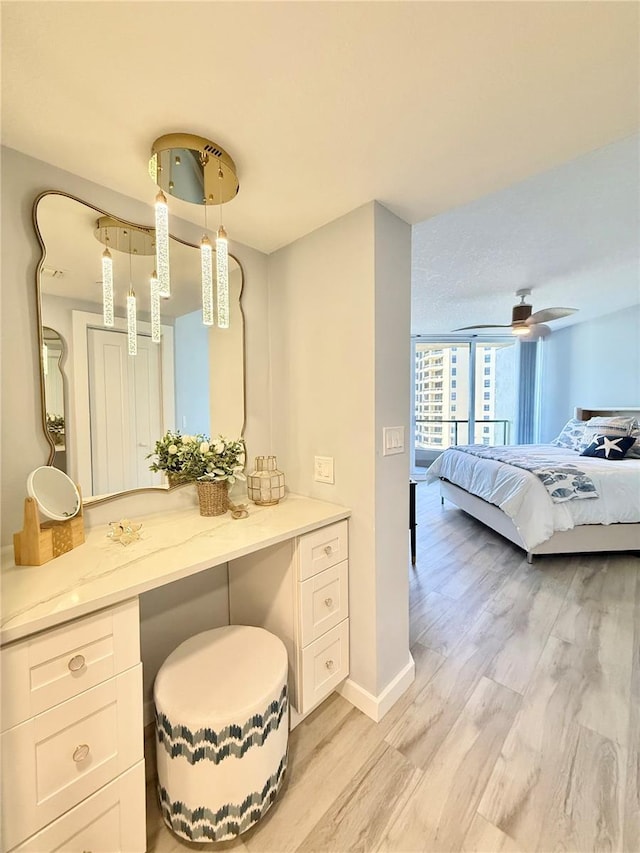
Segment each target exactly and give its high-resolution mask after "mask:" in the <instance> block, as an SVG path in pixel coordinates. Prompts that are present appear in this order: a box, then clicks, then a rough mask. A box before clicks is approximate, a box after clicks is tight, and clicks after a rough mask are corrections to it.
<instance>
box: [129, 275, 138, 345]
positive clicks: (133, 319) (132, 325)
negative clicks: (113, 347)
mask: <svg viewBox="0 0 640 853" xmlns="http://www.w3.org/2000/svg"><path fill="white" fill-rule="evenodd" d="M127 343H128V352H129V355H137V354H138V318H137V316H136V295H135V293H134V292H133V290H130V291H129V293H128V295H127Z"/></svg>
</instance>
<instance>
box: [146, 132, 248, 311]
mask: <svg viewBox="0 0 640 853" xmlns="http://www.w3.org/2000/svg"><path fill="white" fill-rule="evenodd" d="M149 174H150V175H151V177H152V179H153V180H154V182H155V183H156V184H157V186H158V187H159V188H160V192H159V193H158V196H157V200H156V217H158V215H159V214H158V211H159V210H160V220H159V219H158V218H156V243H157V252H158V253H157V266H156V269H157V271H158V279H159V282H160V293H161V294H162V295H163V296H164V295H169V290H168V285H167V286H166V287H167V290H166V292H165V286H164V285H163V278H162V273H161V265H160V252H161V248H160V247H161V245H162V244H163V242H164V240H165V237H164V231H163V232H162V233H161V230H160V229H161V228H162V229H165V230H166V235H167V236H166V245H167V248H166V265H167V276H168V264H169V248H168V239H169V237H168V234H169V228H168V209H167V207H166V201H167V199H166V196H165V193H167V194H168V195H170V196H174V197H175V198H179V199H182V200H183V201H187V202H190V203H191V204H203V205H205V230H206V207H207V205H210V204H211V205H214V204H218V205H220V209H221V215H220V227H219V228H218V230H217V232H216V239H215V248H216V262H215V266H216V290H217V292H216V297H217V300H216V301H217V312H216V311H215V310H214V293H213V246H212V244H211V240H210V239H209V237H208V236H207V235H206V234H205V235H204V236H203V238H202V241H201V243H200V255H201V275H202V321H203V323H204V324H205V325H207V326H212V325H214V323H215V322H217V325H218V326H219V327H220V328H228V327H229V249H228V239H227V232H226V231H225V229H224V226H223V225H222V205H223V204H225V203H226V202H228V201H231V199H233V198H235V196H236V195H237V193H238V189H239V183H238V178H237V176H236V167H235V163H234V162H233V160H232V159H231V157H230V156H229V154H227V152H226V151H225V150H224V149H223V148H222V147H221V146H219V145H218V144H217V143H216V142H212V141H211V140H210V139H206V138H204V137H202V136H196V135H194V134H191V133H168V134H165V135H164V136H161V137H159V138H158V139H156V141H155V142H154V143H153V145H152V146H151V158H150V160H149ZM158 200H159V201H158ZM158 205H160V208H159V207H158ZM165 214H166V219H163V218H162V217H165ZM162 251H163V252H164V250H162ZM216 314H217V316H216Z"/></svg>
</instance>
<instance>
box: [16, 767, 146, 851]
mask: <svg viewBox="0 0 640 853" xmlns="http://www.w3.org/2000/svg"><path fill="white" fill-rule="evenodd" d="M146 842H147V839H146V819H145V777H144V761H139V762H138V763H137V764H136V765H135V766H134V767H132V768H131V770H127V772H126V773H123V774H122V776H119V777H118V778H117V779H115V780H114V781H113V782H110V783H109V784H108V785H105V787H104V788H101V789H100V790H99V791H97V792H96V793H95V794H92V795H91V796H90V797H89V798H88V799H86V800H84V801H83V802H82V803H80V805H79V806H76V807H75V808H73V809H71V811H68V812H67V813H66V814H64V815H63V816H62V817H61V818H58V820H55V821H54V822H53V823H51V824H49V826H47V827H45V829H43V830H41V831H40V832H38V833H36V835H33V836H32V837H31V838H30V839H29V840H28V841H25V842H24V844H21V845H20V846H19V847H14V848H13V851H12V853H53V851H56V850H63V851H64V853H114V851H118V850H119V851H126V853H144V851H145V850H146Z"/></svg>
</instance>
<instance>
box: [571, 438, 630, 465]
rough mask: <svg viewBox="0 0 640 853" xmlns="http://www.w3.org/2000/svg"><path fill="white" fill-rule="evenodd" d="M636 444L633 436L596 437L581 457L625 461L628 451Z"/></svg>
mask: <svg viewBox="0 0 640 853" xmlns="http://www.w3.org/2000/svg"><path fill="white" fill-rule="evenodd" d="M634 443H635V438H634V437H633V436H632V435H596V437H595V438H594V440H593V441H592V442H591V444H590V445H589V446H588V447H587V448H585V450H583V451H582V453H581V454H580V456H597V458H598V459H624V457H625V455H626V453H627V450H629V448H630V447H631V445H632V444H634Z"/></svg>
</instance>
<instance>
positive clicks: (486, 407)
mask: <svg viewBox="0 0 640 853" xmlns="http://www.w3.org/2000/svg"><path fill="white" fill-rule="evenodd" d="M482 411H483V412H489V411H491V406H490V405H489V404H488V403H485V404H484V406H483V407H482Z"/></svg>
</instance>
